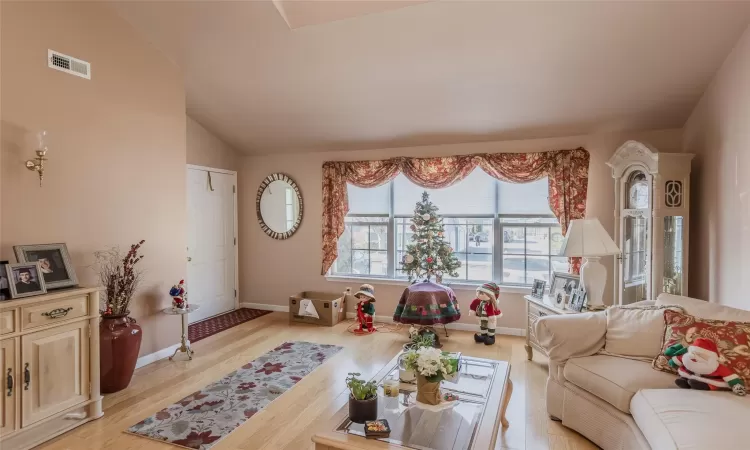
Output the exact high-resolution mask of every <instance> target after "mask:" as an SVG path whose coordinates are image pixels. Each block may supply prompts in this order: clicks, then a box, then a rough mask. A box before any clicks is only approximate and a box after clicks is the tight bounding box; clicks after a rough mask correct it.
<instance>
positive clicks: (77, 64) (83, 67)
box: [47, 50, 91, 80]
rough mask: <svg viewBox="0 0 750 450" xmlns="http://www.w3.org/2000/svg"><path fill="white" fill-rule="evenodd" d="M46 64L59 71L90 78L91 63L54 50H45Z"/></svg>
mask: <svg viewBox="0 0 750 450" xmlns="http://www.w3.org/2000/svg"><path fill="white" fill-rule="evenodd" d="M47 65H48V66H49V67H51V68H53V69H55V70H59V71H61V72H65V73H69V74H71V75H75V76H77V77H82V78H86V79H87V80H90V79H91V64H89V63H87V62H86V61H82V60H80V59H76V58H73V57H72V56H68V55H63V54H62V53H60V52H56V51H54V50H47Z"/></svg>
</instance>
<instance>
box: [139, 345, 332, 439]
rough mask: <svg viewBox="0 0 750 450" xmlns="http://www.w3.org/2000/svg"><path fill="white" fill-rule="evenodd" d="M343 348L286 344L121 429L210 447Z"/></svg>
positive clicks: (143, 435)
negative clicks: (125, 428)
mask: <svg viewBox="0 0 750 450" xmlns="http://www.w3.org/2000/svg"><path fill="white" fill-rule="evenodd" d="M341 349H342V347H339V346H338V345H326V344H315V343H312V342H302V341H294V342H285V343H283V344H281V345H280V346H278V347H276V348H275V349H273V350H271V351H270V352H268V353H266V354H265V355H263V356H261V357H260V358H258V359H256V360H253V361H251V362H249V363H247V364H245V365H244V366H242V367H241V368H240V369H238V370H236V371H235V372H232V373H230V374H229V375H227V376H225V377H224V378H222V379H221V380H219V381H216V382H214V383H211V384H209V385H208V386H206V387H204V388H203V389H201V390H200V391H198V392H194V393H192V394H190V395H188V396H187V397H185V398H183V399H182V400H180V401H179V402H177V403H175V404H173V405H171V406H168V407H166V408H164V409H162V410H161V411H159V412H158V413H156V414H154V415H153V416H151V417H148V418H146V419H144V420H142V421H140V422H138V423H137V424H135V425H133V426H132V427H130V428H128V429H127V430H126V431H125V432H126V433H130V434H135V435H137V436H141V437H145V438H149V439H155V440H158V441H162V442H166V443H169V444H172V445H176V446H179V447H185V448H193V449H200V450H206V449H209V448H211V447H212V446H214V445H215V444H216V443H218V442H219V440H220V439H222V438H224V437H225V436H227V435H229V433H231V432H232V431H234V429H235V428H237V427H238V426H240V425H242V424H243V423H244V422H245V421H246V420H248V419H250V418H251V417H253V416H254V415H255V414H257V413H258V411H260V410H262V409H263V408H265V407H266V406H268V404H269V403H271V402H272V401H274V400H275V399H277V398H278V397H279V396H281V395H282V394H283V393H284V392H286V391H288V390H289V389H291V388H292V387H294V385H295V384H297V383H298V382H299V381H300V380H301V379H302V378H304V377H305V376H307V375H308V374H309V373H310V372H312V371H313V370H315V369H316V368H317V367H318V366H320V365H321V364H323V363H324V362H325V361H326V360H327V359H329V358H331V357H332V356H333V355H335V354H336V353H338V351H339V350H341Z"/></svg>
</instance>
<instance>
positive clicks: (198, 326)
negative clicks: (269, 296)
mask: <svg viewBox="0 0 750 450" xmlns="http://www.w3.org/2000/svg"><path fill="white" fill-rule="evenodd" d="M270 313H271V311H263V310H260V309H249V308H240V309H235V310H234V311H229V312H228V313H224V314H221V315H218V316H216V317H211V318H210V319H206V320H201V321H200V322H196V323H191V324H190V325H188V339H189V340H190V342H191V343H193V342H198V341H200V340H201V339H205V338H207V337H209V336H213V335H214V334H216V333H221V332H222V331H224V330H228V329H230V328H232V327H236V326H237V325H239V324H242V323H245V322H248V321H250V320H253V319H257V318H258V317H261V316H265V315H266V314H270Z"/></svg>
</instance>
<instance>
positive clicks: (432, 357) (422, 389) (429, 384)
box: [402, 347, 459, 405]
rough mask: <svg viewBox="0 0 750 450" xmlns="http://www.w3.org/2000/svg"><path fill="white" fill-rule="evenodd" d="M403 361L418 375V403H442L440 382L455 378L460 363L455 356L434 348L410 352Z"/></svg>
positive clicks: (405, 365)
mask: <svg viewBox="0 0 750 450" xmlns="http://www.w3.org/2000/svg"><path fill="white" fill-rule="evenodd" d="M402 361H403V365H404V367H405V368H407V369H411V370H413V371H414V373H416V375H417V401H418V402H420V403H424V404H427V405H437V404H438V403H440V382H441V381H443V380H444V379H446V378H450V377H453V375H454V374H455V373H456V372H457V371H458V362H459V360H458V358H457V357H456V355H455V354H452V353H448V352H442V351H440V349H437V348H432V347H422V348H420V349H417V350H409V351H408V352H406V353H405V354H404V356H403V358H402Z"/></svg>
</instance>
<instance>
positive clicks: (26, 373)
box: [23, 363, 31, 391]
mask: <svg viewBox="0 0 750 450" xmlns="http://www.w3.org/2000/svg"><path fill="white" fill-rule="evenodd" d="M23 382H24V383H26V386H24V387H23V390H24V391H28V390H29V385H30V384H31V371H30V370H29V363H26V364H24V366H23Z"/></svg>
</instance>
